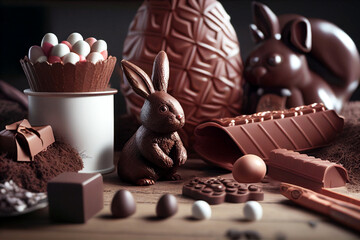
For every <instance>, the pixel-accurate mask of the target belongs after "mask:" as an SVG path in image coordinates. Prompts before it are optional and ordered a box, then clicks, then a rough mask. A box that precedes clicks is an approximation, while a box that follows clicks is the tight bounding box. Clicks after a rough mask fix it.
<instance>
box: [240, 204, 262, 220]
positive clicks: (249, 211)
mask: <svg viewBox="0 0 360 240" xmlns="http://www.w3.org/2000/svg"><path fill="white" fill-rule="evenodd" d="M243 212H244V217H245V218H246V220H249V221H257V220H260V219H261V218H262V216H263V208H262V206H261V205H260V203H258V202H256V201H248V202H246V203H245V206H244V208H243Z"/></svg>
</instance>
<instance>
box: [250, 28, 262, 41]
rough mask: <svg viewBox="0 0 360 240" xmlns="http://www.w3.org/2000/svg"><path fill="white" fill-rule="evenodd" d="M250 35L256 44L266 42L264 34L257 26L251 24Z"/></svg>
mask: <svg viewBox="0 0 360 240" xmlns="http://www.w3.org/2000/svg"><path fill="white" fill-rule="evenodd" d="M249 27H250V33H251V36H252V39H253V41H254V42H255V43H258V42H261V41H262V40H264V34H263V33H262V32H261V31H260V30H259V29H258V28H257V27H256V25H255V24H250V26H249Z"/></svg>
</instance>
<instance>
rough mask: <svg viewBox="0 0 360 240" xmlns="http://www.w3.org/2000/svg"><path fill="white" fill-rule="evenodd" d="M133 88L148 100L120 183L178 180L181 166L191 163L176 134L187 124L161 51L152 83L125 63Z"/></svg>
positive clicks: (126, 148) (124, 159) (122, 159)
mask: <svg viewBox="0 0 360 240" xmlns="http://www.w3.org/2000/svg"><path fill="white" fill-rule="evenodd" d="M121 65H122V68H123V71H124V73H125V75H126V77H127V79H128V82H129V84H130V86H131V87H132V88H133V90H134V92H136V93H137V94H138V95H139V96H141V97H142V98H144V99H145V102H144V105H143V107H142V109H141V113H140V121H141V124H142V125H141V126H140V127H139V129H138V130H137V131H136V133H135V134H134V135H133V136H132V137H131V138H130V140H129V141H128V142H127V143H126V144H125V146H124V148H123V150H122V152H121V155H120V159H119V161H118V168H117V171H118V176H119V178H120V179H122V180H124V181H126V182H130V183H133V184H136V185H141V186H144V185H152V184H155V181H157V180H158V179H164V180H178V179H180V176H179V175H178V174H176V170H177V168H178V167H179V166H181V165H183V164H184V163H185V161H186V159H187V153H186V149H185V147H184V146H183V143H182V141H181V139H180V137H179V135H178V133H177V132H176V131H177V130H179V129H180V128H182V127H183V126H184V124H185V116H184V111H183V109H182V107H181V105H180V103H179V102H178V101H177V100H176V99H175V98H174V97H172V96H171V95H169V94H168V93H167V92H166V91H167V87H168V81H169V60H168V58H167V55H166V53H165V52H164V51H160V52H159V53H158V55H157V56H156V58H155V60H154V65H153V72H152V77H151V78H152V81H151V80H150V78H149V76H148V75H147V74H146V73H145V72H144V71H143V70H142V69H140V68H139V67H138V66H136V65H135V64H133V63H131V62H128V61H126V60H122V61H121Z"/></svg>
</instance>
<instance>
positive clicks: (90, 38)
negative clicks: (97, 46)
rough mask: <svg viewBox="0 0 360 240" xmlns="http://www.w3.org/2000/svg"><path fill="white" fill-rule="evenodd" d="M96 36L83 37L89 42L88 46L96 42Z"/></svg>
mask: <svg viewBox="0 0 360 240" xmlns="http://www.w3.org/2000/svg"><path fill="white" fill-rule="evenodd" d="M96 41H97V40H96V38H94V37H89V38H87V39H85V42H87V43H88V44H89V46H90V47H92V45H93V44H94V42H96Z"/></svg>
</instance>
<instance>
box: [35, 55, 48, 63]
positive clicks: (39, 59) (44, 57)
mask: <svg viewBox="0 0 360 240" xmlns="http://www.w3.org/2000/svg"><path fill="white" fill-rule="evenodd" d="M47 60H48V58H47V57H46V56H40V57H39V58H38V59H36V61H35V62H36V63H37V62H39V63H42V62H46V61H47Z"/></svg>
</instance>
